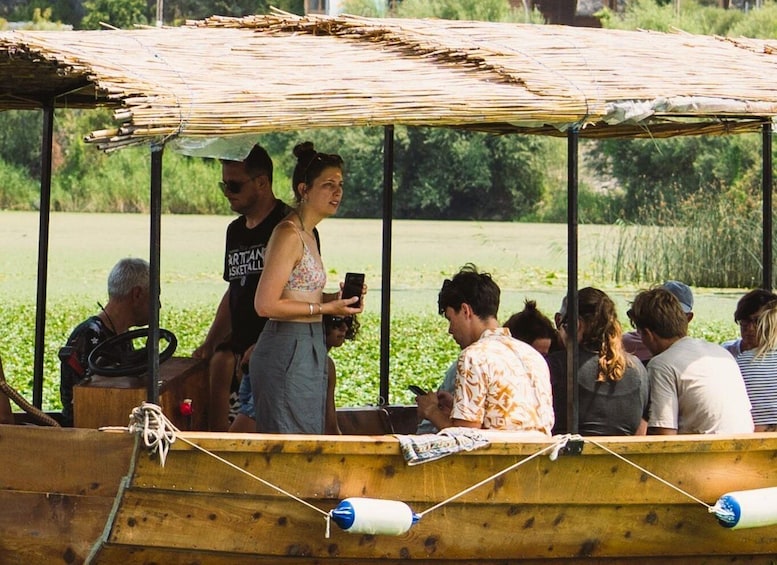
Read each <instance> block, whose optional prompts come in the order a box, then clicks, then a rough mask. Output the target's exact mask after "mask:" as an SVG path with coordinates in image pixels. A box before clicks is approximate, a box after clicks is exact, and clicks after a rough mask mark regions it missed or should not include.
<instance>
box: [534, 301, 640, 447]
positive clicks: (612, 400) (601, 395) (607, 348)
mask: <svg viewBox="0 0 777 565" xmlns="http://www.w3.org/2000/svg"><path fill="white" fill-rule="evenodd" d="M577 300H578V312H579V313H578V328H577V339H578V343H579V358H578V363H579V364H578V368H577V379H578V428H577V431H578V433H580V434H582V435H592V436H604V435H607V436H609V435H642V434H644V433H645V432H646V429H647V428H646V421H645V416H646V415H647V403H648V378H647V371H646V370H645V367H644V366H643V365H642V363H641V362H640V361H639V359H637V358H636V357H634V356H633V355H631V354H630V353H627V352H626V351H625V350H624V349H623V344H622V340H621V336H622V334H623V331H622V329H621V325H620V322H619V321H618V315H617V313H616V311H615V304H614V303H613V301H612V299H610V297H609V296H607V295H606V294H605V293H604V292H602V291H601V290H599V289H596V288H592V287H586V288H583V289H581V290H580V291H579V292H578V298H577ZM561 325H562V328H564V329H566V325H567V319H566V318H564V319H562V321H561ZM560 333H561V334H562V337H563V339H568V334H567V332H560ZM565 345H566V344H565ZM548 366H549V367H550V376H551V381H552V385H553V404H554V409H555V412H556V425H555V426H554V428H553V433H566V432H568V431H571V426H568V425H567V352H566V351H558V352H555V353H552V354H551V355H549V356H548Z"/></svg>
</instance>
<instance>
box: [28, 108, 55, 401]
mask: <svg viewBox="0 0 777 565" xmlns="http://www.w3.org/2000/svg"><path fill="white" fill-rule="evenodd" d="M53 144H54V101H53V100H51V101H49V102H47V103H46V104H45V105H44V106H43V132H42V139H41V150H40V160H41V170H40V215H39V220H38V222H39V224H38V283H37V284H38V291H37V298H36V300H35V357H34V361H33V373H32V375H33V376H32V403H33V405H34V406H36V407H37V408H41V406H42V405H43V357H44V354H45V346H46V289H47V286H48V270H49V223H50V220H51V149H52V146H53Z"/></svg>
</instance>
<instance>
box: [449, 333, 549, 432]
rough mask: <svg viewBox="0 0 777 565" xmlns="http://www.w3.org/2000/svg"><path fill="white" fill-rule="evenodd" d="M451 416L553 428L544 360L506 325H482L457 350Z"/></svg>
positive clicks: (491, 424)
mask: <svg viewBox="0 0 777 565" xmlns="http://www.w3.org/2000/svg"><path fill="white" fill-rule="evenodd" d="M451 418H457V419H460V420H467V421H470V422H482V424H481V427H482V428H491V429H496V430H512V431H539V432H542V433H545V434H547V435H550V433H551V429H552V428H553V422H554V414H553V393H552V392H551V386H550V373H549V371H548V364H547V363H546V362H545V359H544V358H543V357H542V355H541V354H540V353H539V352H538V351H536V350H535V349H534V348H533V347H531V346H530V345H528V344H526V343H523V342H522V341H519V340H517V339H514V338H513V337H512V336H511V335H510V330H508V329H507V328H497V329H493V330H486V331H484V332H483V334H482V335H481V336H480V339H478V340H477V341H476V342H475V343H473V344H471V345H470V346H468V347H466V348H465V349H464V350H463V351H462V352H461V355H460V356H459V360H458V364H457V375H456V389H455V393H454V397H453V410H452V412H451Z"/></svg>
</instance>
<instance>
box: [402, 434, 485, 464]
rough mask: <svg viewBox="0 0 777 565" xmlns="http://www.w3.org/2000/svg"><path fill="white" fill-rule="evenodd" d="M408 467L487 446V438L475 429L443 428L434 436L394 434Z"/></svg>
mask: <svg viewBox="0 0 777 565" xmlns="http://www.w3.org/2000/svg"><path fill="white" fill-rule="evenodd" d="M394 435H395V436H396V438H397V439H398V440H399V446H400V449H401V450H402V456H403V457H404V458H405V461H406V462H407V464H408V465H420V464H421V463H428V462H429V461H435V460H437V459H441V458H443V457H445V456H446V455H451V454H452V453H458V452H459V451H472V450H473V449H477V448H479V447H484V446H486V445H488V443H489V441H488V438H486V436H485V435H484V434H483V433H482V432H481V431H480V430H478V429H475V428H445V429H444V430H442V431H441V432H439V433H436V434H421V435H402V434H394Z"/></svg>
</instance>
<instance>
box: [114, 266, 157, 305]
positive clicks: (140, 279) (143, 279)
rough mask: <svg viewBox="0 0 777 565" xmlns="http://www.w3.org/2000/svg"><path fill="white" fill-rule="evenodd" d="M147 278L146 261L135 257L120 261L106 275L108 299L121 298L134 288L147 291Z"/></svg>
mask: <svg viewBox="0 0 777 565" xmlns="http://www.w3.org/2000/svg"><path fill="white" fill-rule="evenodd" d="M148 278H149V265H148V261H146V260H145V259H139V258H136V257H126V258H124V259H121V260H120V261H119V262H118V263H116V265H115V266H114V267H113V269H111V273H110V274H109V275H108V297H109V298H122V297H124V296H127V295H128V294H129V293H130V292H132V289H133V288H135V287H136V286H139V287H140V288H143V289H148V284H149V281H148Z"/></svg>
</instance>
